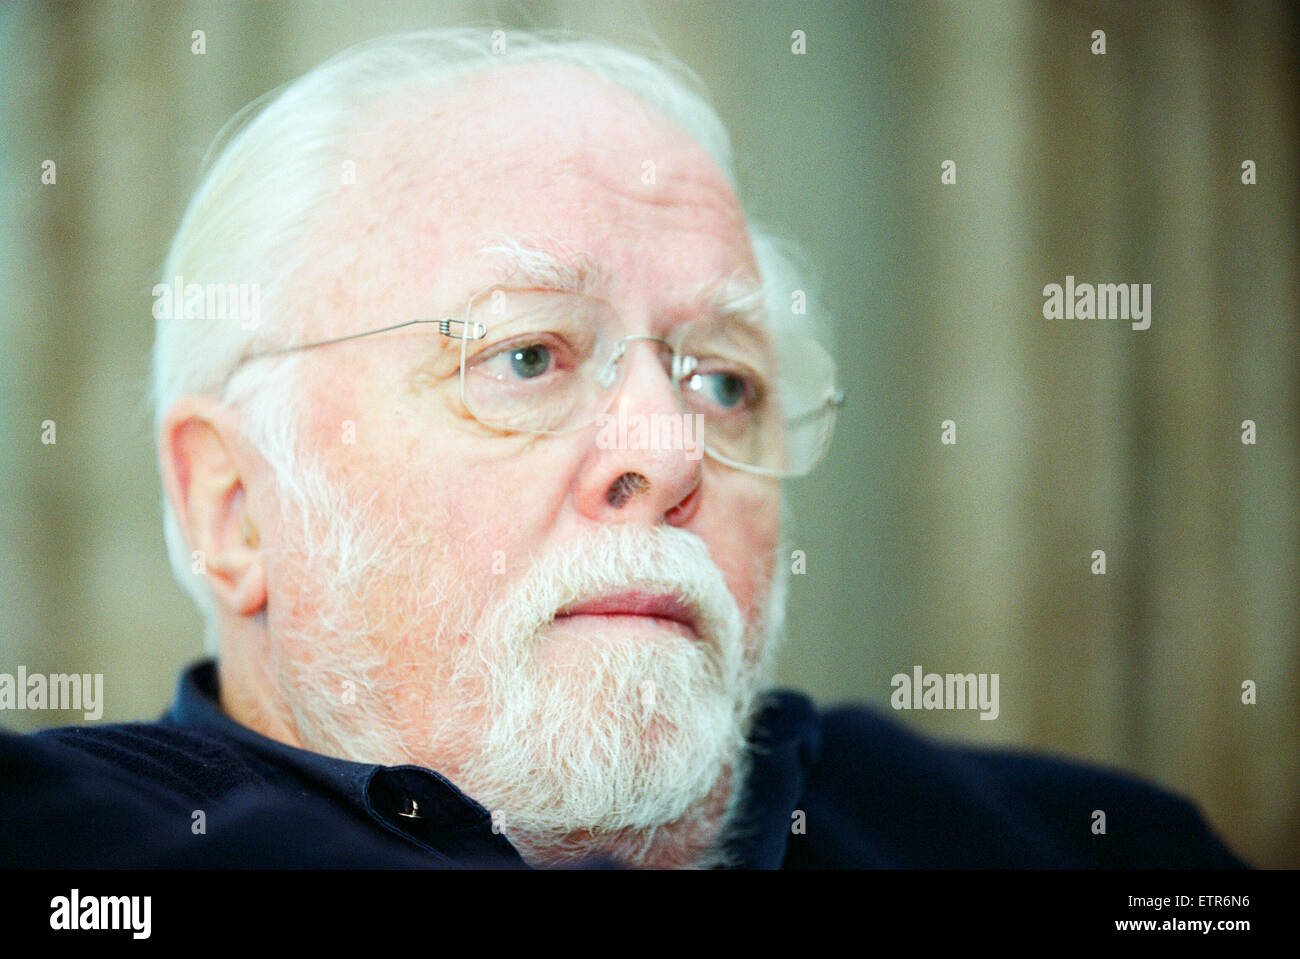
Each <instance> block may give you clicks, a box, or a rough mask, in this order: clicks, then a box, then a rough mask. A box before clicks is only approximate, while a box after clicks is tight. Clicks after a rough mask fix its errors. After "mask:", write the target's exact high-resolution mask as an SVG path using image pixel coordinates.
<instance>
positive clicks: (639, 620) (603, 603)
mask: <svg viewBox="0 0 1300 959" xmlns="http://www.w3.org/2000/svg"><path fill="white" fill-rule="evenodd" d="M583 621H587V622H589V623H591V624H593V625H595V624H601V625H604V626H619V625H628V626H640V627H644V626H645V625H647V624H651V623H653V624H655V625H659V626H663V627H666V628H668V629H671V630H673V631H674V632H676V633H679V634H680V635H684V636H690V637H692V638H698V637H699V625H700V621H699V616H698V615H697V614H696V612H695V610H694V608H692V607H691V605H690V604H689V603H686V602H683V601H682V600H681V599H680V598H679V597H678V596H676V595H674V594H672V593H659V592H650V591H646V590H637V589H629V590H620V591H619V592H616V593H608V594H606V595H604V596H599V597H596V598H593V599H585V600H580V601H578V602H576V603H570V604H569V605H568V606H565V607H564V608H563V609H561V610H560V611H559V612H558V613H556V614H555V622H556V623H557V624H563V623H572V624H575V625H576V624H580V623H582V622H583Z"/></svg>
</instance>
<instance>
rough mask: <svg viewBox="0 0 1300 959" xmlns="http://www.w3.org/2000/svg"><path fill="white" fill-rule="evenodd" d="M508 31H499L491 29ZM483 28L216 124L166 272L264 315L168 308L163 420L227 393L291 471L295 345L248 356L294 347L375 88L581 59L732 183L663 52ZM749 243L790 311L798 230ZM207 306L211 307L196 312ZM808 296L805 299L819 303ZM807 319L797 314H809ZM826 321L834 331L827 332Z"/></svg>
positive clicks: (352, 51)
mask: <svg viewBox="0 0 1300 959" xmlns="http://www.w3.org/2000/svg"><path fill="white" fill-rule="evenodd" d="M496 39H497V40H498V41H499V40H500V37H497V38H496ZM495 46H496V47H497V49H496V50H494V34H493V32H490V31H488V30H485V29H472V28H463V29H438V30H425V31H418V32H413V33H404V34H397V35H392V36H385V37H379V38H376V39H373V40H368V41H365V42H363V43H359V44H357V45H355V46H352V47H350V48H348V49H347V50H344V51H343V52H342V53H339V54H338V55H337V56H335V57H333V58H332V59H330V60H328V61H326V62H325V63H323V64H321V65H319V66H317V67H316V68H314V69H313V70H311V71H310V72H308V73H306V74H305V75H303V76H302V77H300V78H298V79H297V80H294V81H293V82H291V83H289V84H288V85H286V86H284V87H282V88H280V89H279V90H273V91H271V92H270V93H268V94H267V95H265V96H263V97H261V98H259V99H258V100H256V101H254V102H253V103H251V104H249V105H248V107H246V108H245V109H244V110H242V111H240V113H239V114H237V115H236V116H235V117H234V118H232V120H231V121H230V122H229V123H228V124H227V125H226V127H225V128H224V129H223V130H222V132H221V134H219V135H218V137H217V141H216V143H214V144H213V148H212V150H210V151H209V161H210V162H209V163H208V165H207V168H206V171H205V172H204V174H203V175H202V179H201V181H200V183H199V186H198V189H197V190H196V192H195V194H194V196H193V198H192V199H191V201H190V204H189V207H188V208H187V209H186V211H185V214H184V217H183V218H182V220H181V224H180V227H179V229H178V230H177V233H176V236H175V238H174V239H173V241H172V245H171V247H170V250H169V251H168V254H167V258H166V260H165V262H164V265H163V283H164V284H167V285H169V286H170V285H173V284H176V283H178V282H179V280H178V278H183V283H184V284H185V285H188V284H192V283H198V284H204V285H207V284H211V285H213V286H218V285H219V286H222V287H228V286H229V285H231V284H247V285H248V287H247V288H252V289H256V290H257V291H258V303H259V308H258V314H259V317H264V318H265V319H264V320H259V322H256V323H252V324H249V323H246V322H242V323H241V322H232V321H231V320H230V319H225V318H215V317H211V316H209V317H205V318H202V317H201V318H195V317H192V316H186V314H185V310H184V309H182V308H181V304H179V303H175V304H174V306H173V310H172V311H171V314H170V315H160V316H159V319H158V323H157V335H156V339H155V342H154V353H153V380H152V399H153V404H154V412H155V434H156V435H157V432H158V431H159V430H160V429H161V424H162V420H163V417H164V416H165V414H166V412H167V410H168V409H169V408H170V407H171V406H172V404H173V403H175V402H176V401H177V400H178V399H179V398H180V397H182V396H185V395H200V396H211V397H215V398H220V399H221V400H223V401H224V402H227V403H230V404H232V405H234V404H238V405H240V407H241V411H242V417H241V423H242V424H243V429H244V431H245V435H246V436H247V438H248V439H249V441H250V442H251V443H253V444H254V445H255V446H256V447H257V448H258V449H259V450H260V451H261V452H262V454H263V455H264V456H265V457H266V459H267V460H268V462H269V463H270V465H271V466H272V467H273V468H274V469H275V472H276V473H277V476H278V481H279V482H280V483H281V485H282V486H284V485H285V484H292V483H294V482H296V480H295V472H296V471H295V470H294V468H293V467H294V463H295V459H296V455H295V451H296V449H297V437H296V432H295V422H296V419H297V416H296V404H295V396H296V391H295V384H294V374H295V370H296V366H297V364H296V362H295V358H294V357H293V356H292V355H288V356H285V357H281V358H279V359H278V360H277V361H276V362H274V363H269V362H268V363H261V364H253V365H248V366H242V367H241V361H242V360H243V359H244V358H245V357H247V356H249V355H250V354H251V353H252V352H254V351H256V350H257V349H259V348H270V347H277V346H285V345H289V342H291V335H290V332H289V331H291V330H292V329H293V328H294V324H295V322H301V321H300V320H299V316H298V314H297V312H296V311H295V309H294V298H295V292H296V290H295V286H294V284H295V280H296V278H297V277H298V276H299V275H300V273H301V271H302V268H303V267H304V265H306V264H307V263H308V262H309V261H310V259H309V258H311V257H312V256H313V249H314V248H313V227H315V226H316V225H317V224H318V219H317V218H318V216H319V215H320V213H321V212H322V210H323V209H324V208H325V207H326V206H327V201H328V199H329V198H330V197H331V196H333V195H334V194H335V193H336V190H337V183H338V178H339V171H340V169H341V165H342V163H343V162H344V161H345V160H346V159H347V157H348V149H349V145H350V139H351V137H352V136H353V135H354V134H355V132H356V131H357V130H358V128H359V124H360V123H362V122H363V121H364V117H365V116H366V110H367V108H370V107H372V106H373V104H374V102H375V101H376V100H378V99H379V98H381V97H384V96H391V95H395V94H397V93H400V92H409V91H410V90H412V89H420V88H430V87H435V86H439V85H444V84H446V83H448V82H450V81H452V80H453V79H456V78H458V77H462V76H464V75H466V74H470V73H476V72H481V71H487V70H497V69H502V68H504V67H507V66H510V65H513V64H518V63H522V62H527V61H547V62H556V63H564V64H569V65H572V66H576V67H579V68H582V69H585V70H587V71H590V72H593V73H595V74H597V75H600V76H602V77H605V78H607V79H609V80H610V81H612V82H614V83H616V84H618V85H619V86H621V87H623V88H625V89H627V90H629V91H631V92H632V93H634V94H636V95H637V96H639V97H640V98H642V99H643V100H645V101H647V102H649V103H650V104H651V105H652V106H654V107H656V108H657V109H658V110H659V111H660V112H661V113H663V114H664V115H665V116H666V117H667V118H668V119H669V120H671V121H673V122H674V123H676V124H677V125H678V126H679V127H680V128H681V129H682V130H683V131H684V132H686V133H687V134H688V135H689V136H691V137H692V138H693V139H694V140H695V141H697V142H698V143H699V145H700V146H701V147H702V148H703V149H704V150H705V151H707V153H708V154H709V156H710V157H712V159H713V161H714V162H715V163H716V164H717V166H718V168H719V169H720V170H721V171H722V173H723V174H724V175H725V176H726V177H727V179H728V181H729V182H730V183H731V184H732V186H733V188H735V187H736V177H735V170H734V167H733V165H732V157H731V144H730V140H729V138H728V136H727V132H726V129H725V127H724V126H723V123H722V121H721V119H720V118H719V117H718V115H717V114H716V113H715V112H714V110H713V109H712V107H710V106H709V104H708V101H707V96H706V94H705V92H704V87H703V84H702V82H701V81H700V80H699V78H698V77H697V76H696V75H695V74H694V73H692V72H691V71H690V70H689V69H688V68H686V67H685V66H683V65H682V64H680V63H678V62H676V61H674V60H672V59H671V58H668V57H666V56H664V55H663V54H660V53H640V52H633V51H630V50H626V49H621V48H619V47H616V46H613V45H610V44H608V43H606V42H603V41H598V40H592V39H580V38H575V37H573V36H571V35H568V34H555V33H547V34H527V33H522V32H520V33H516V32H514V31H511V32H509V34H508V35H507V36H506V37H505V40H504V45H502V44H500V43H499V42H498V43H496V44H495ZM751 242H752V245H753V247H754V252H755V256H756V258H757V260H758V263H759V267H760V270H761V272H762V274H763V277H762V278H763V283H764V287H765V289H766V291H767V293H768V302H769V304H770V306H769V312H770V315H771V317H773V319H774V320H775V321H776V322H788V321H790V320H791V319H792V317H791V308H790V302H791V301H790V297H791V293H792V291H793V290H795V289H796V288H800V289H804V290H805V292H808V291H807V286H808V283H807V279H806V278H805V279H803V281H802V282H800V280H799V279H797V277H805V276H806V274H802V273H797V272H796V269H795V268H794V267H792V266H791V264H792V262H793V259H792V257H791V255H790V254H791V249H790V247H789V246H788V244H783V243H781V242H779V241H776V240H775V239H774V238H773V237H771V236H770V235H768V234H767V233H766V232H764V231H762V230H759V229H757V228H755V227H754V226H753V225H752V224H751ZM198 312H203V311H201V310H200V311H198ZM813 313H814V311H813V310H809V314H810V315H812V314H813ZM805 319H806V317H802V316H801V317H798V318H797V320H798V321H804V320H805ZM821 332H825V331H821ZM164 533H165V537H166V542H167V549H168V554H169V556H170V559H171V564H172V569H173V572H174V574H175V576H176V578H177V580H178V581H179V582H180V584H181V585H182V586H183V587H184V588H185V589H186V591H187V592H188V593H189V594H190V596H191V597H192V598H193V599H194V601H195V603H196V604H197V605H198V607H199V609H200V611H201V612H202V613H203V614H204V615H205V617H206V619H207V621H208V626H207V636H206V643H207V646H208V649H209V651H210V652H214V653H215V652H216V642H217V636H216V626H215V618H214V610H213V600H212V596H211V593H210V591H209V589H208V586H207V581H206V579H205V578H204V577H202V576H198V575H195V574H194V573H193V572H192V571H191V567H190V554H189V546H188V545H187V543H186V541H185V536H184V534H183V532H182V531H181V529H180V526H179V524H178V522H177V520H176V518H175V516H174V514H173V513H172V511H171V510H170V509H167V508H164Z"/></svg>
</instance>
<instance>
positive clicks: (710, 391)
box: [687, 373, 754, 410]
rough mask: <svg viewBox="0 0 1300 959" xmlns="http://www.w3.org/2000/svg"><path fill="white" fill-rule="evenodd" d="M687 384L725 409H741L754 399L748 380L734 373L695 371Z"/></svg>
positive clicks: (710, 401) (709, 400)
mask: <svg viewBox="0 0 1300 959" xmlns="http://www.w3.org/2000/svg"><path fill="white" fill-rule="evenodd" d="M687 385H688V386H689V387H690V389H692V390H694V391H695V392H696V393H702V394H703V398H704V399H705V400H707V401H708V402H709V403H711V404H714V405H716V406H719V407H722V408H723V409H725V410H736V409H741V408H743V407H744V406H746V405H748V404H750V403H752V401H753V399H754V397H753V395H752V394H753V390H752V389H750V385H749V383H748V381H746V380H745V379H744V377H741V376H737V375H736V374H735V373H695V374H693V375H692V376H691V378H690V380H689V381H688V384H687Z"/></svg>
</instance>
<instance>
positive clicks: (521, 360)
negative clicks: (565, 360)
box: [510, 346, 551, 380]
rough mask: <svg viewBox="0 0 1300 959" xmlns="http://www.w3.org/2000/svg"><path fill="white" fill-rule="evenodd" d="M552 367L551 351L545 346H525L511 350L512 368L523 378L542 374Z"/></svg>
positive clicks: (527, 378)
mask: <svg viewBox="0 0 1300 959" xmlns="http://www.w3.org/2000/svg"><path fill="white" fill-rule="evenodd" d="M550 368H551V351H550V350H548V349H547V348H546V347H544V346H525V347H523V348H522V349H517V350H511V351H510V369H511V370H513V371H514V374H515V375H516V376H518V377H519V378H520V379H523V380H531V379H532V378H533V377H536V376H541V375H542V374H543V373H545V372H546V371H547V370H549V369H550Z"/></svg>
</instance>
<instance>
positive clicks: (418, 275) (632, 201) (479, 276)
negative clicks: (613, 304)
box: [314, 64, 756, 313]
mask: <svg viewBox="0 0 1300 959" xmlns="http://www.w3.org/2000/svg"><path fill="white" fill-rule="evenodd" d="M348 143H349V150H350V153H351V154H352V155H353V156H354V161H353V162H354V164H355V180H356V182H355V184H347V185H344V186H341V187H340V188H339V191H338V194H337V201H336V202H334V203H331V204H329V208H328V209H327V210H326V211H325V212H324V214H323V216H322V225H321V230H322V233H323V236H324V238H325V242H324V243H323V246H324V247H325V248H326V250H327V253H326V255H325V256H324V257H323V258H321V260H320V261H319V263H318V268H317V274H318V275H317V280H316V283H315V284H314V288H315V289H317V290H318V291H320V292H325V293H326V294H327V298H328V300H329V301H330V302H332V303H333V304H334V305H335V306H338V307H341V308H344V309H345V310H346V311H347V312H349V313H355V310H356V309H357V308H359V307H362V306H364V305H365V304H367V303H368V304H374V303H376V301H378V300H381V299H386V300H389V301H392V300H394V299H395V300H398V301H402V300H403V299H405V300H408V301H411V302H405V303H403V302H388V303H386V304H385V305H386V309H387V310H390V311H391V310H394V309H396V310H401V309H416V310H418V309H425V310H427V309H430V308H434V307H435V306H440V307H443V308H445V307H447V306H449V305H451V304H452V303H454V302H455V301H456V300H457V299H458V298H460V297H463V296H465V295H467V294H469V293H472V292H474V291H475V290H476V289H481V288H482V286H484V285H485V284H487V283H490V282H495V281H496V280H497V279H499V278H500V277H501V275H502V269H503V266H504V264H503V263H501V262H493V257H492V256H491V255H486V256H485V255H484V254H483V252H482V251H483V250H484V249H485V248H492V247H500V246H502V245H503V244H502V243H501V241H502V240H503V239H504V238H509V239H510V240H522V241H524V242H530V241H532V242H536V243H537V245H539V246H544V247H548V248H551V249H559V250H572V251H580V252H581V253H582V254H583V255H584V256H585V257H589V258H590V259H591V260H592V261H594V263H595V264H596V266H597V267H598V275H599V276H600V277H601V282H602V284H604V285H605V286H606V287H607V288H605V289H602V290H600V291H599V292H600V293H602V295H606V296H608V297H610V298H611V299H615V300H621V301H623V305H632V306H636V305H646V306H653V305H654V304H653V302H652V301H654V300H655V299H657V298H659V299H664V300H668V299H671V298H674V297H680V296H681V295H683V294H684V293H685V292H686V291H690V290H694V289H699V288H701V287H704V286H707V285H709V284H711V283H716V282H717V281H719V280H720V279H723V278H726V277H729V276H732V275H734V274H736V273H738V272H739V273H749V274H751V275H754V274H756V269H755V267H754V262H753V254H752V251H751V249H750V246H749V240H748V234H747V230H746V224H745V221H744V218H743V215H742V213H741V211H740V208H739V205H738V203H737V201H736V197H735V194H734V192H733V190H732V187H731V185H730V183H729V182H728V180H727V178H726V176H725V175H724V174H723V172H722V171H721V170H719V169H718V167H717V165H716V163H715V162H714V161H713V159H712V158H711V157H710V156H709V154H708V153H707V152H706V151H705V150H704V149H703V148H702V147H700V146H699V145H698V144H697V143H696V142H695V141H694V140H693V139H692V138H691V137H690V136H689V135H687V134H686V133H685V132H684V131H682V130H681V129H680V128H678V127H677V126H676V125H675V124H673V123H672V122H671V121H670V120H668V119H667V118H666V117H664V116H663V115H662V114H660V113H659V112H658V111H657V110H656V109H655V108H654V107H653V106H651V105H649V104H647V103H645V102H644V101H642V100H641V99H639V98H638V97H636V96H635V95H634V94H632V93H630V92H628V91H625V90H623V89H621V88H619V87H617V86H616V85H614V84H613V83H611V82H609V81H606V80H604V79H602V78H600V77H598V76H596V75H594V74H591V73H588V72H586V71H583V70H579V69H577V68H574V67H570V66H564V65H555V64H525V65H519V66H514V67H511V68H508V69H502V70H494V71H491V72H488V73H482V74H476V75H471V76H469V77H465V78H462V79H460V80H458V81H456V82H454V83H452V84H449V85H447V86H445V87H441V88H438V89H434V90H418V89H413V90H410V91H407V92H405V93H403V94H402V95H400V96H398V97H396V98H391V99H388V100H385V101H383V102H382V103H378V104H375V106H374V109H373V110H368V111H366V115H365V122H364V124H359V125H358V127H357V129H356V131H355V134H354V135H353V136H352V137H349V138H348ZM431 298H435V299H436V300H437V301H438V302H437V303H431V302H429V301H430V299H431Z"/></svg>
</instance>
